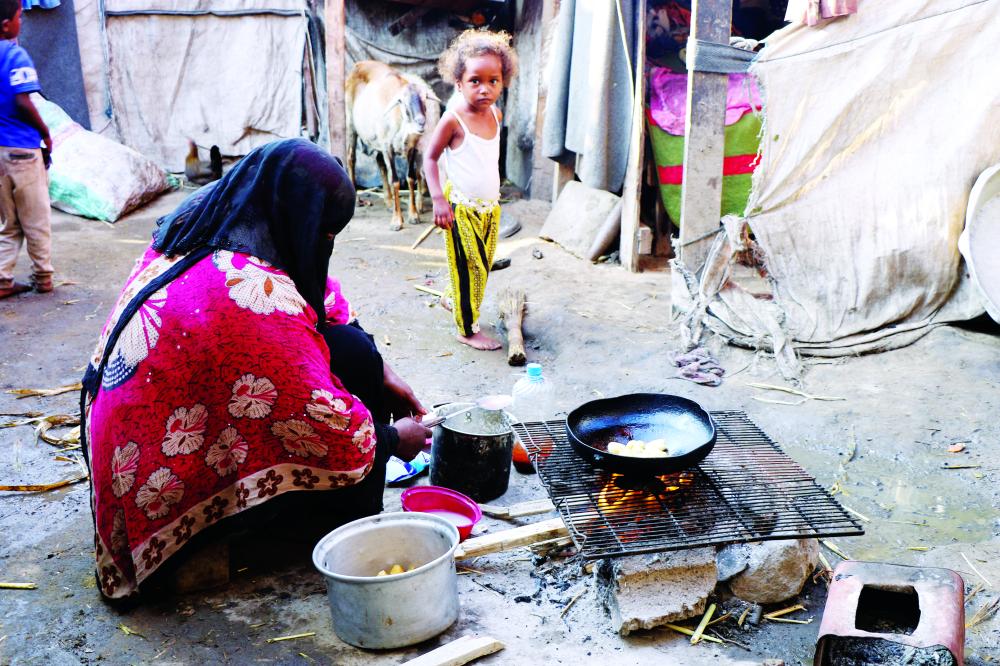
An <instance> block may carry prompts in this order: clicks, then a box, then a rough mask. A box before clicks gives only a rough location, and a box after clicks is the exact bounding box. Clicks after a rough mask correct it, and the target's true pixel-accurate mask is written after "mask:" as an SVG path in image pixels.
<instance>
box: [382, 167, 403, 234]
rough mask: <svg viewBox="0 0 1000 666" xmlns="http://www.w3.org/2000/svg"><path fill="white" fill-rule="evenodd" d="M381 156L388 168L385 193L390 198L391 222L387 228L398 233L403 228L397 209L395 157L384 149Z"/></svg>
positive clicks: (397, 186) (397, 182) (397, 183)
mask: <svg viewBox="0 0 1000 666" xmlns="http://www.w3.org/2000/svg"><path fill="white" fill-rule="evenodd" d="M382 155H383V159H384V160H385V163H386V165H387V166H388V176H389V180H388V182H387V187H386V192H388V193H389V195H390V196H391V197H392V222H391V223H390V224H389V228H390V229H392V230H393V231H399V230H400V229H402V228H403V213H402V212H401V211H400V209H399V176H398V175H397V174H396V155H395V154H394V153H393V152H392V148H388V149H386V150H385V151H384V152H383V153H382Z"/></svg>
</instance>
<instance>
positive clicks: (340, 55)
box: [323, 0, 347, 157]
mask: <svg viewBox="0 0 1000 666" xmlns="http://www.w3.org/2000/svg"><path fill="white" fill-rule="evenodd" d="M344 2H345V0H326V3H325V5H326V6H325V7H324V10H323V11H324V22H325V24H326V95H327V101H328V103H329V106H330V152H331V153H333V154H334V155H337V156H340V157H344V156H345V155H346V150H347V143H346V138H345V137H346V132H347V109H346V107H345V104H344V82H345V72H346V68H345V48H344V30H345V28H346V25H347V16H346V10H345V8H344Z"/></svg>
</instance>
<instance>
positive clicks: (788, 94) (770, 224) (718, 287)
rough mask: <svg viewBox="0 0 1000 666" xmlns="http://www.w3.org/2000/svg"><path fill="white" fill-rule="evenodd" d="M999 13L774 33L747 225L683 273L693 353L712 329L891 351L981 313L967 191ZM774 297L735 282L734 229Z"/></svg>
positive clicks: (807, 346)
mask: <svg viewBox="0 0 1000 666" xmlns="http://www.w3.org/2000/svg"><path fill="white" fill-rule="evenodd" d="M998 10H1000V0H898V1H896V2H862V3H861V4H860V6H859V11H858V12H857V14H854V15H851V16H846V17H842V18H838V19H835V20H832V21H829V22H826V23H822V24H820V25H818V26H816V27H809V26H805V25H795V26H790V27H787V28H785V29H783V30H781V31H779V32H777V33H775V34H774V35H772V36H771V37H770V38H769V39H768V40H767V46H766V48H764V50H763V51H762V52H761V53H760V54H759V57H758V59H757V60H756V62H755V64H754V66H753V67H752V69H751V71H752V73H753V74H754V75H756V76H757V77H758V80H759V82H760V84H761V88H762V90H763V93H764V107H765V126H764V130H763V137H764V140H763V141H762V149H761V150H762V152H761V161H760V165H759V167H758V168H757V170H756V172H755V176H754V188H753V192H752V194H751V199H750V203H749V205H748V215H747V217H746V218H745V219H739V218H729V219H727V220H726V222H727V223H726V224H725V229H724V231H722V232H720V233H719V234H718V237H717V238H716V239H715V243H714V245H713V246H712V249H711V250H710V251H709V253H708V259H707V261H706V263H705V265H704V267H703V268H701V270H700V273H698V275H697V276H696V272H698V269H699V268H700V267H699V266H686V265H684V263H683V262H678V263H677V264H676V265H675V267H676V269H677V270H676V275H677V277H678V278H684V279H678V280H676V281H675V287H676V288H675V290H674V302H675V305H676V306H680V307H682V308H683V309H685V310H686V312H687V322H686V325H687V331H688V334H689V336H690V339H691V341H692V342H693V341H695V340H696V339H697V338H698V337H700V335H701V332H702V328H703V327H708V328H710V329H711V330H714V331H716V332H717V333H719V334H721V335H722V336H724V337H726V338H727V339H729V340H731V341H733V342H735V343H737V344H743V345H748V346H753V347H763V348H768V349H773V350H774V351H775V353H776V356H777V357H778V358H779V361H780V362H781V364H782V368H783V370H784V372H785V373H786V374H787V375H789V376H794V375H795V374H796V373H797V361H796V354H795V352H798V353H805V354H816V355H826V356H837V355H847V354H857V353H861V352H867V351H877V350H885V349H891V348H893V347H898V346H901V345H905V344H908V343H909V342H912V341H913V340H914V339H916V338H917V337H919V336H921V335H923V334H925V333H926V332H927V331H928V330H930V328H931V327H933V326H936V325H939V324H942V323H945V322H949V321H959V320H965V319H969V318H972V317H975V316H977V315H978V314H980V313H982V312H983V306H982V303H981V301H980V300H979V298H978V296H977V295H976V293H975V290H974V289H972V287H971V284H970V280H969V277H968V275H967V272H966V270H965V268H964V265H963V261H962V258H961V256H960V254H959V250H958V238H959V235H960V234H961V232H962V227H963V221H964V216H965V210H966V203H967V200H968V196H969V191H970V188H971V187H972V184H973V182H974V181H975V179H976V177H977V176H978V175H979V174H980V173H981V172H982V171H983V170H984V169H985V168H987V167H989V166H990V165H992V164H994V163H996V162H998V161H1000V125H998V124H997V122H996V118H995V116H996V109H997V108H998V105H1000V80H998V78H997V75H996V66H995V62H996V53H995V52H996V44H997V43H1000V23H998V22H997V21H996V20H995V17H996V13H997V11H998ZM747 228H749V229H750V230H752V233H753V239H754V241H753V245H752V249H754V250H755V251H756V253H757V255H758V256H759V257H760V260H761V264H762V266H763V267H764V269H765V270H766V273H767V276H768V279H769V281H770V285H771V290H772V293H771V294H770V295H768V296H767V297H763V298H762V297H759V296H760V295H759V294H758V295H757V296H758V297H754V295H752V294H750V293H749V292H748V291H747V290H744V289H743V288H741V287H740V286H739V284H738V283H737V281H734V280H733V279H731V278H732V276H733V269H734V266H735V258H736V254H737V253H738V252H740V251H741V250H744V249H746V247H747V246H746V239H747V235H746V231H747Z"/></svg>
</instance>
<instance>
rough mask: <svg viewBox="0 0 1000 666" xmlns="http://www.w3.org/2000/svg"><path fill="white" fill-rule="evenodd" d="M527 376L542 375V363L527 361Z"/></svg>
mask: <svg viewBox="0 0 1000 666" xmlns="http://www.w3.org/2000/svg"><path fill="white" fill-rule="evenodd" d="M528 376H529V377H532V378H535V377H541V376H542V364H541V363H529V364H528Z"/></svg>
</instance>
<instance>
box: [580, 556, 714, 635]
mask: <svg viewBox="0 0 1000 666" xmlns="http://www.w3.org/2000/svg"><path fill="white" fill-rule="evenodd" d="M595 575H596V576H597V581H598V589H599V590H600V597H601V598H602V599H603V601H604V605H605V606H606V607H607V609H608V611H609V612H610V613H611V626H612V628H613V629H614V630H615V631H617V632H618V633H620V634H621V635H623V636H625V635H628V634H629V633H630V632H632V631H636V630H637V629H652V628H653V627H657V626H660V625H662V624H666V623H667V622H675V621H677V620H684V619H687V618H690V617H695V616H698V615H701V614H702V613H704V612H705V601H706V599H707V598H708V595H709V594H711V593H712V591H713V590H714V589H715V582H716V569H715V549H714V548H696V549H693V550H686V551H676V552H669V553H656V554H652V555H632V556H628V557H621V558H615V559H614V560H605V561H604V562H602V564H601V566H600V567H598V568H597V571H596V574H595Z"/></svg>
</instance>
